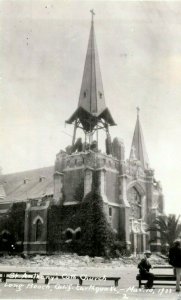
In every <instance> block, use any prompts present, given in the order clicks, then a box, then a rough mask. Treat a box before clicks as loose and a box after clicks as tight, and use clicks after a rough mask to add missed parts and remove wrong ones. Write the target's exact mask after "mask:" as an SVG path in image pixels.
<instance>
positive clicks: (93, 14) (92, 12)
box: [90, 9, 95, 22]
mask: <svg viewBox="0 0 181 300" xmlns="http://www.w3.org/2000/svg"><path fill="white" fill-rule="evenodd" d="M90 13H91V15H92V22H93V21H94V16H95V12H94V10H93V9H91V10H90Z"/></svg>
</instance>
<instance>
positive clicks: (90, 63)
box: [67, 10, 116, 132]
mask: <svg viewBox="0 0 181 300" xmlns="http://www.w3.org/2000/svg"><path fill="white" fill-rule="evenodd" d="M90 12H91V14H92V20H91V29H90V35H89V41H88V48H87V54H86V59H85V65H84V72H83V78H82V84H81V89H80V96H79V103H78V108H77V110H76V111H75V112H74V114H73V115H72V116H71V117H70V119H69V120H68V121H67V123H69V124H71V123H72V122H74V121H75V120H77V119H79V121H80V123H81V125H82V127H83V129H84V130H85V131H86V132H91V131H92V130H93V129H94V127H95V126H96V125H97V124H98V122H99V121H100V120H101V119H103V120H104V121H105V122H106V123H107V124H109V125H116V124H115V122H114V120H113V118H112V116H111V114H110V112H109V109H108V108H107V107H106V103H105V96H104V90H103V84H102V76H101V71H100V65H99V57H98V51H97V46H96V39H95V32H94V16H95V13H94V11H93V10H91V11H90Z"/></svg>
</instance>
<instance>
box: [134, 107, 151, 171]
mask: <svg viewBox="0 0 181 300" xmlns="http://www.w3.org/2000/svg"><path fill="white" fill-rule="evenodd" d="M137 110H138V113H137V120H136V126H135V130H134V135H133V140H132V145H131V152H130V160H132V159H137V160H139V161H140V162H141V164H142V167H143V168H144V169H148V168H149V159H148V154H147V151H146V146H145V142H144V137H143V131H142V128H141V123H140V119H139V108H137Z"/></svg>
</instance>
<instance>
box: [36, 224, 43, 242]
mask: <svg viewBox="0 0 181 300" xmlns="http://www.w3.org/2000/svg"><path fill="white" fill-rule="evenodd" d="M35 226H36V227H35V239H36V241H40V240H41V236H42V222H41V220H40V219H38V220H37V221H36V224H35Z"/></svg>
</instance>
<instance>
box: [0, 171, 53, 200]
mask: <svg viewBox="0 0 181 300" xmlns="http://www.w3.org/2000/svg"><path fill="white" fill-rule="evenodd" d="M53 174H54V166H51V167H45V168H40V169H35V170H28V171H23V172H18V173H13V174H5V175H1V177H0V182H1V183H2V184H3V188H4V191H5V194H6V198H5V200H4V201H6V202H12V201H27V199H37V198H42V197H43V196H49V195H52V194H53ZM40 178H41V179H40Z"/></svg>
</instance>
